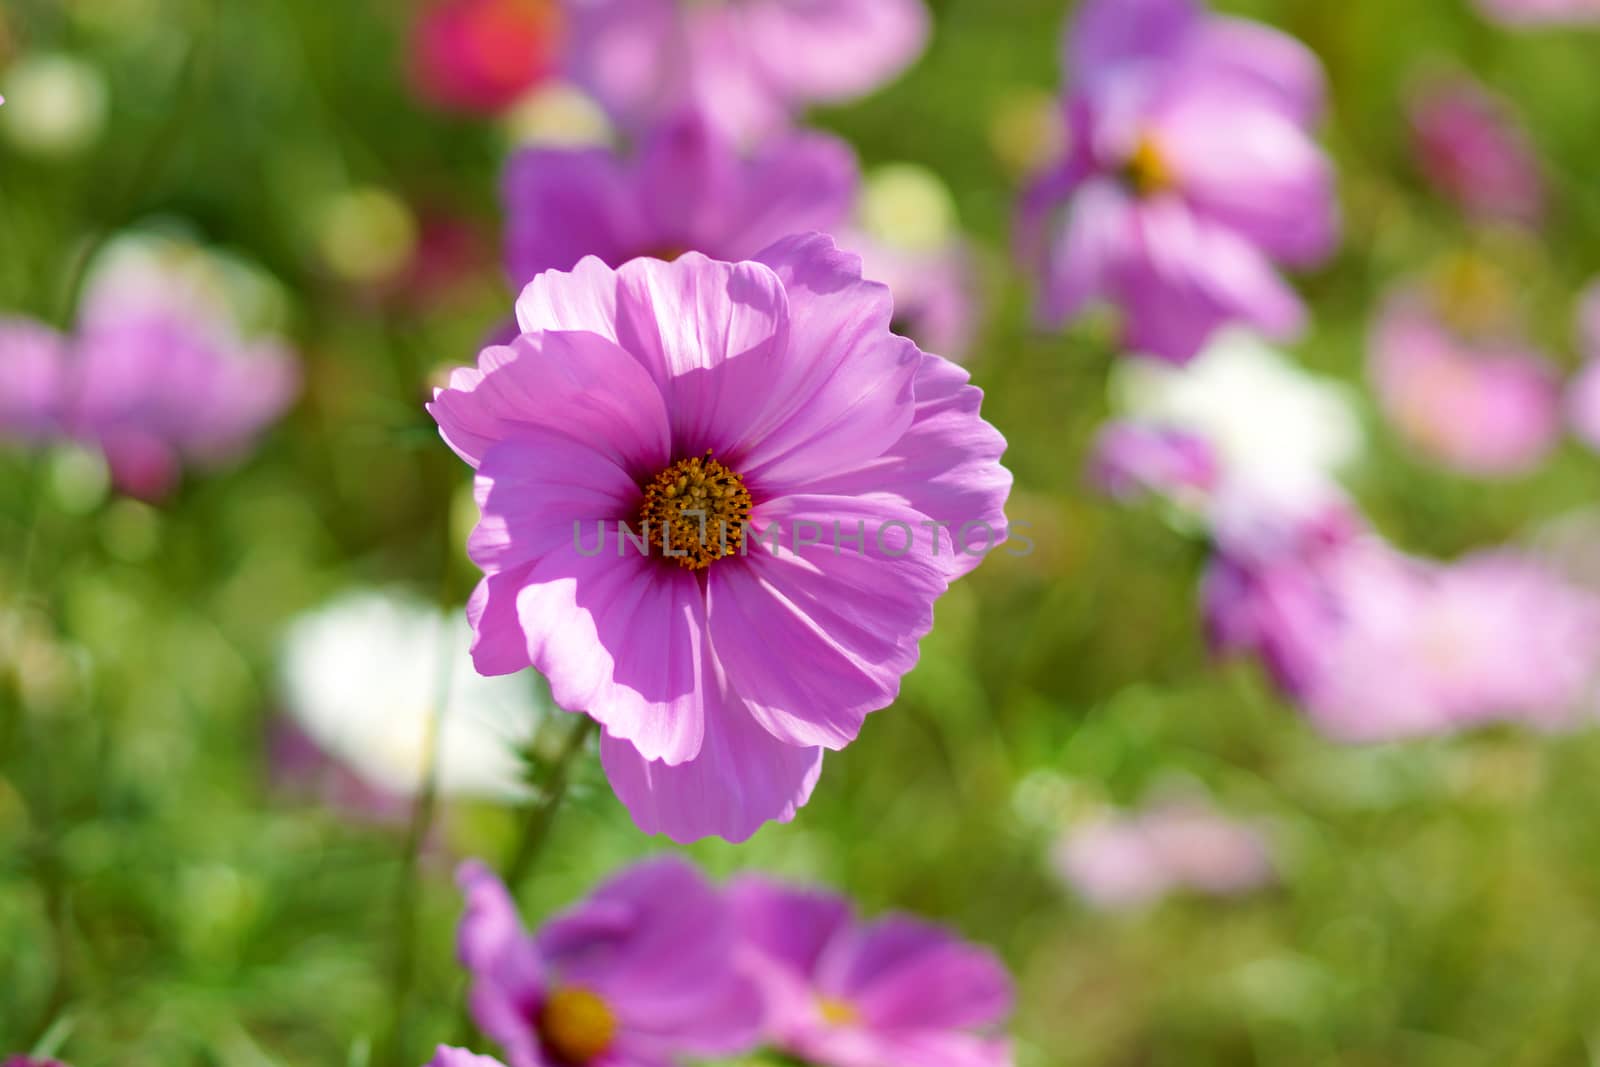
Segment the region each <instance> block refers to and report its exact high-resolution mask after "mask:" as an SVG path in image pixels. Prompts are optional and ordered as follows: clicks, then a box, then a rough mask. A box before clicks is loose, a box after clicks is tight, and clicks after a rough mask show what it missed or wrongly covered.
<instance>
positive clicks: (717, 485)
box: [639, 449, 753, 571]
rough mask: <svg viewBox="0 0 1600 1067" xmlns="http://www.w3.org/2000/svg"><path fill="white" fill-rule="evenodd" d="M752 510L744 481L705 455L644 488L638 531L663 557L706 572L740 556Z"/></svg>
mask: <svg viewBox="0 0 1600 1067" xmlns="http://www.w3.org/2000/svg"><path fill="white" fill-rule="evenodd" d="M752 505H753V502H752V501H751V499H750V490H748V489H746V488H745V486H744V479H743V478H741V477H739V475H738V474H737V473H736V472H734V471H731V470H729V469H728V468H727V467H725V466H723V465H722V464H721V463H720V462H718V461H717V459H716V458H715V457H713V456H712V454H711V450H710V449H707V450H706V453H705V455H704V456H694V457H692V458H690V459H680V460H678V462H676V463H674V464H672V466H670V467H668V468H667V469H666V470H664V471H662V472H661V473H660V474H658V475H656V476H655V478H654V479H652V480H651V482H650V483H649V484H648V485H646V486H645V487H644V502H643V503H641V504H640V505H639V525H640V526H641V527H642V528H643V530H644V535H645V539H646V540H647V541H649V543H650V544H651V545H653V546H654V547H655V548H656V549H658V550H659V551H660V552H661V555H662V556H664V557H665V558H667V559H671V560H675V561H676V562H677V564H678V566H680V567H683V568H685V569H687V570H692V571H703V570H705V569H706V568H707V567H709V566H711V564H712V563H714V562H716V561H717V560H719V559H723V558H725V557H727V556H732V555H735V554H737V553H738V552H739V551H740V549H741V547H742V546H743V545H744V528H745V523H747V522H749V520H750V508H751V507H752Z"/></svg>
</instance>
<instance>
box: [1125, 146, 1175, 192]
mask: <svg viewBox="0 0 1600 1067" xmlns="http://www.w3.org/2000/svg"><path fill="white" fill-rule="evenodd" d="M1125 174H1126V177H1127V180H1128V184H1129V185H1131V186H1133V191H1134V192H1135V193H1137V194H1138V195H1140V196H1155V195H1156V194H1157V193H1164V192H1166V191H1167V190H1168V189H1171V188H1172V186H1173V175H1172V168H1171V167H1169V166H1168V165H1167V160H1166V157H1165V156H1163V155H1162V154H1161V147H1160V146H1159V145H1157V144H1156V141H1155V138H1153V137H1151V136H1150V135H1149V134H1148V133H1147V134H1145V135H1143V136H1142V137H1140V138H1139V143H1138V144H1137V145H1135V146H1134V149H1133V155H1131V156H1129V157H1128V162H1127V164H1126V170H1125Z"/></svg>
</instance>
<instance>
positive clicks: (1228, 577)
mask: <svg viewBox="0 0 1600 1067" xmlns="http://www.w3.org/2000/svg"><path fill="white" fill-rule="evenodd" d="M1212 534H1213V544H1214V552H1213V555H1212V558H1211V561H1210V563H1209V564H1208V565H1207V568H1206V572H1205V575H1204V577H1203V579H1202V582H1201V591H1200V599H1201V612H1202V615H1203V617H1204V620H1205V627H1206V632H1207V635H1208V637H1209V639H1210V642H1211V645H1212V648H1213V649H1214V650H1215V651H1216V652H1218V653H1219V654H1223V655H1255V656H1258V657H1260V659H1261V661H1262V665H1263V666H1264V667H1265V668H1266V670H1267V672H1268V674H1269V675H1271V677H1272V679H1273V681H1274V682H1275V683H1276V684H1277V686H1278V687H1279V688H1280V689H1282V690H1283V691H1284V692H1285V693H1286V694H1288V695H1289V696H1290V697H1299V696H1302V695H1304V694H1305V693H1306V692H1307V690H1308V689H1309V688H1310V687H1311V686H1312V685H1313V684H1314V682H1315V680H1316V678H1317V676H1318V675H1319V673H1320V670H1321V662H1322V656H1323V654H1324V650H1325V649H1326V648H1327V646H1328V644H1329V642H1330V641H1331V640H1332V639H1333V637H1334V635H1335V634H1336V633H1337V632H1338V628H1339V626H1340V625H1341V624H1342V621H1343V618H1344V615H1345V613H1344V611H1343V609H1342V606H1341V597H1342V595H1343V593H1344V591H1345V590H1346V589H1347V588H1348V587H1349V584H1350V583H1352V582H1354V581H1356V580H1357V576H1362V577H1361V579H1360V580H1361V581H1363V582H1365V581H1368V580H1369V579H1367V578H1366V577H1365V576H1366V575H1372V576H1373V578H1372V579H1371V580H1372V581H1382V580H1383V579H1386V578H1388V577H1389V576H1390V575H1391V574H1392V572H1393V570H1394V569H1395V562H1396V560H1397V559H1398V557H1397V556H1396V555H1395V554H1394V553H1393V552H1392V550H1390V549H1389V548H1388V546H1387V545H1385V544H1384V543H1383V542H1382V541H1381V540H1379V539H1378V538H1376V537H1374V536H1373V535H1372V534H1370V533H1369V532H1368V530H1367V528H1366V524H1365V522H1364V520H1363V519H1362V518H1361V516H1360V515H1359V514H1357V513H1356V511H1355V510H1354V509H1353V508H1352V507H1351V506H1350V505H1349V504H1348V503H1346V502H1345V501H1343V500H1342V499H1340V498H1337V497H1332V496H1330V497H1329V498H1328V499H1327V501H1326V502H1325V503H1321V504H1317V505H1314V506H1309V507H1307V508H1305V509H1304V510H1299V511H1295V512H1281V511H1275V510H1272V509H1271V508H1268V507H1266V506H1260V505H1258V503H1257V502H1255V501H1251V500H1243V501H1240V502H1239V504H1238V506H1232V505H1231V502H1230V506H1228V507H1225V508H1223V509H1220V510H1219V513H1218V521H1217V522H1216V524H1215V525H1214V528H1213V531H1212Z"/></svg>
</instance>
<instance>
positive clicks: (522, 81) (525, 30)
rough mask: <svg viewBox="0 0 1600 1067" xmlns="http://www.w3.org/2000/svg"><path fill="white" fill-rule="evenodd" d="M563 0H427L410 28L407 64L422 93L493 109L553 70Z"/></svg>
mask: <svg viewBox="0 0 1600 1067" xmlns="http://www.w3.org/2000/svg"><path fill="white" fill-rule="evenodd" d="M562 8H563V0H430V2H429V3H428V4H427V6H426V7H424V9H423V10H422V12H421V13H420V15H419V16H418V17H417V21H416V23H415V25H414V26H413V28H412V34H411V71H412V80H413V81H414V83H415V84H416V88H417V92H418V93H419V94H420V95H421V96H422V97H423V99H425V100H427V101H429V102H430V103H433V104H435V105H437V106H439V107H442V108H445V109H447V110H452V111H464V112H469V113H478V114H493V113H496V112H499V111H502V110H504V109H506V108H508V107H510V106H511V105H512V104H513V103H515V102H516V101H517V100H518V99H519V98H520V97H521V96H522V95H523V94H524V93H526V92H527V91H528V90H529V89H531V88H533V87H534V86H535V85H538V84H539V83H540V82H542V81H544V80H546V79H547V78H550V77H552V76H553V75H555V74H556V73H557V72H558V70H559V68H560V64H561V59H562V55H561V53H562V45H563V43H564V41H563V33H564V27H563V21H564V16H563V11H562Z"/></svg>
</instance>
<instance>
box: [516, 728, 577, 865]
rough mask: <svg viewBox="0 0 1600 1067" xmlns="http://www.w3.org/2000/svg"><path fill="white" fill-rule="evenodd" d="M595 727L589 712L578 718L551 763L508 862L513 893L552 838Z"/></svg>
mask: <svg viewBox="0 0 1600 1067" xmlns="http://www.w3.org/2000/svg"><path fill="white" fill-rule="evenodd" d="M594 728H595V721H594V720H593V719H591V718H589V716H587V715H583V716H580V717H579V719H578V722H577V723H576V724H574V725H573V727H572V729H570V730H569V731H567V737H566V740H565V741H564V742H563V743H562V746H561V751H560V752H559V753H558V754H557V755H556V759H555V762H554V763H552V764H551V765H550V772H549V774H547V775H546V776H545V780H544V781H543V782H542V783H541V787H540V790H539V800H538V801H537V802H536V803H535V804H534V806H533V808H532V809H531V810H530V811H529V813H528V821H527V822H525V823H523V824H522V834H521V836H520V837H519V838H518V840H517V846H516V850H515V851H514V852H512V854H511V860H510V862H509V863H507V864H506V869H505V881H506V888H508V889H510V890H511V895H512V896H513V897H515V896H516V895H517V890H518V888H519V887H520V886H521V884H522V883H523V881H525V880H526V879H527V877H528V875H529V874H531V873H532V872H533V869H534V866H535V864H536V863H537V862H538V860H539V857H540V855H541V854H543V852H544V848H545V845H546V844H547V843H548V842H549V839H550V829H551V827H552V826H554V825H555V820H556V813H557V812H558V811H559V810H560V809H561V802H562V801H563V800H565V799H566V795H567V782H568V780H569V778H570V777H571V773H572V764H573V761H574V760H575V759H576V758H577V756H578V753H580V752H582V751H583V749H584V746H585V744H586V743H587V742H588V740H589V735H590V734H591V733H593V732H594Z"/></svg>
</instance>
